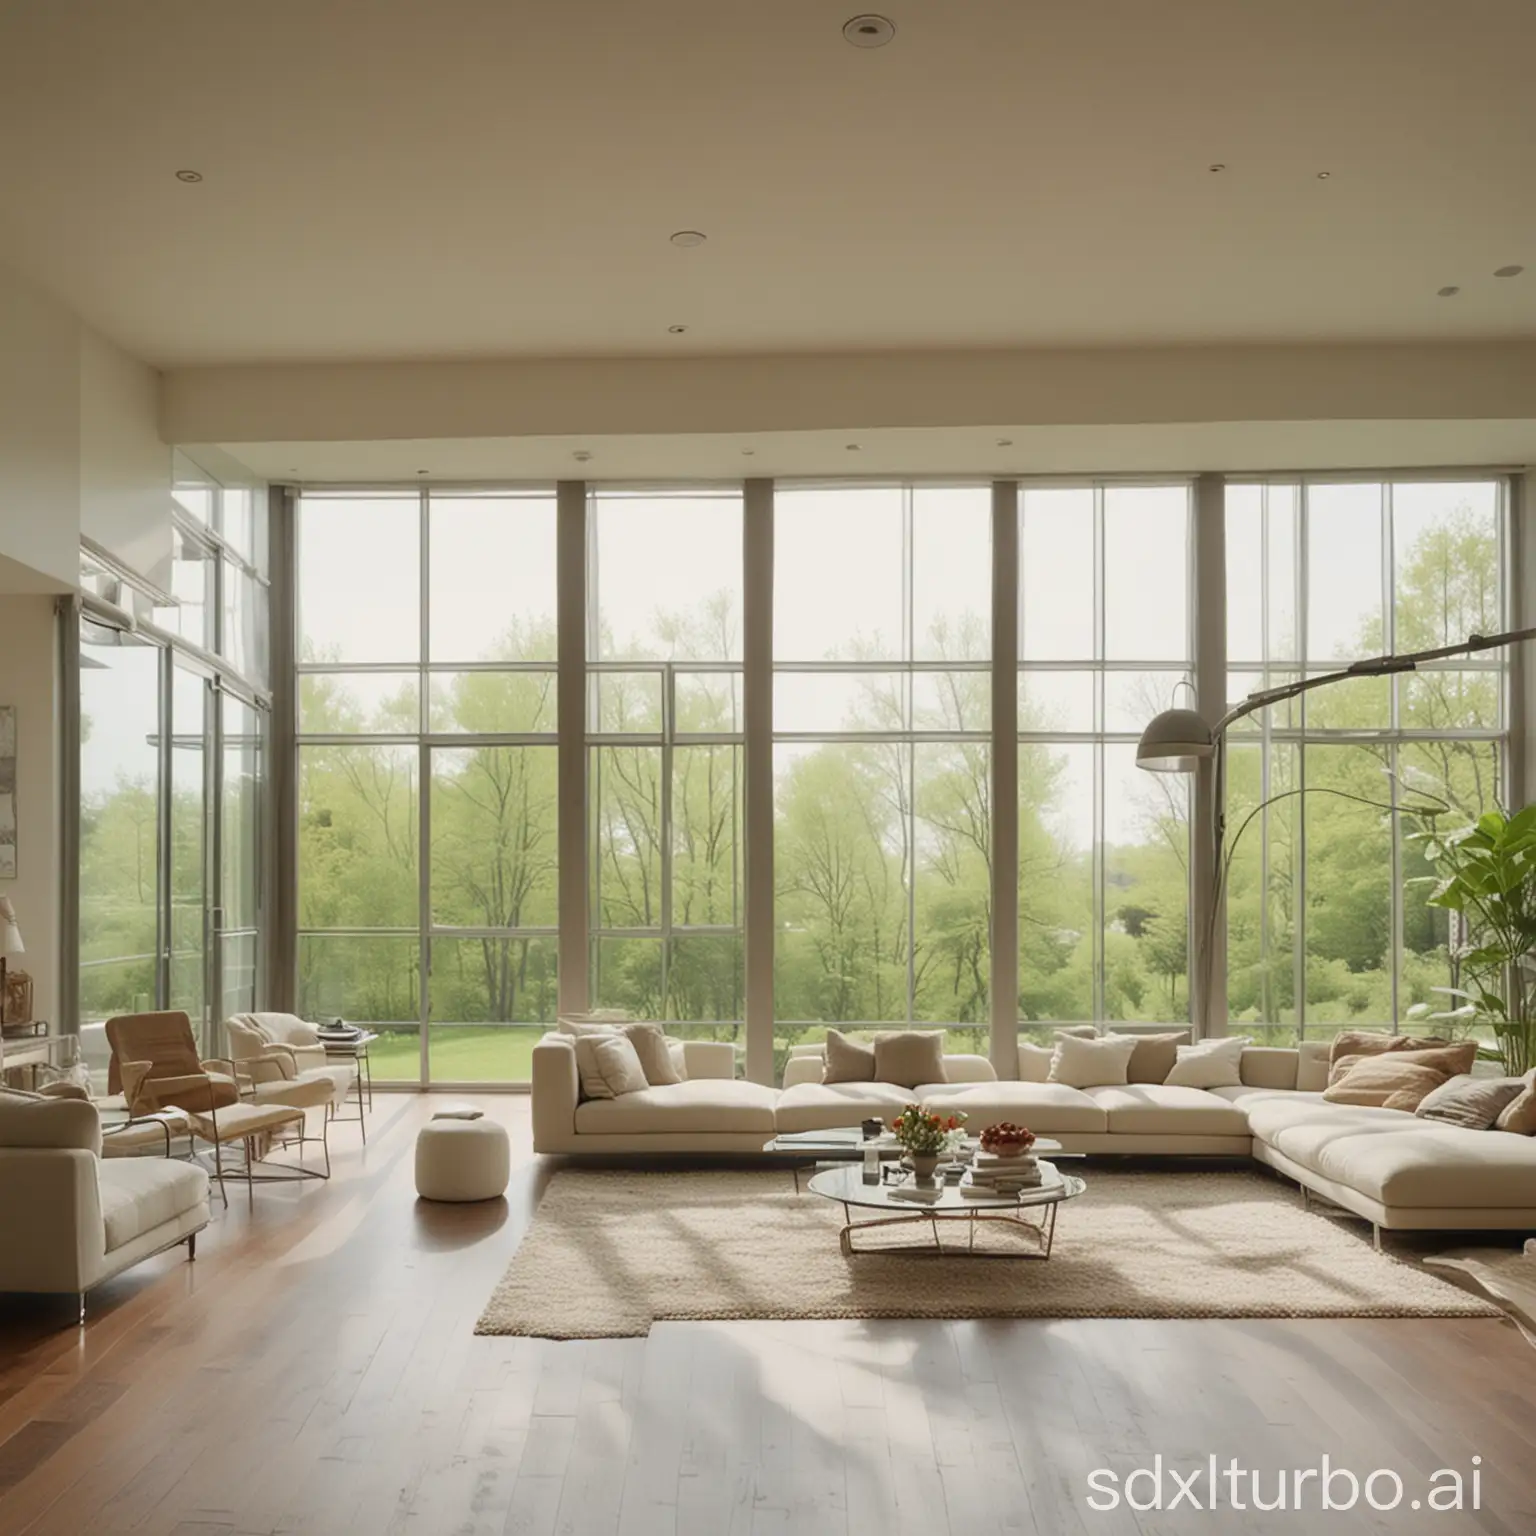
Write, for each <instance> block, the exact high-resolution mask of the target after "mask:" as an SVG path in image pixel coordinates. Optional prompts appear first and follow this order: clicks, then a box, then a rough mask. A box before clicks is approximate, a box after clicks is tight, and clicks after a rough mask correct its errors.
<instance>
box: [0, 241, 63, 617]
mask: <svg viewBox="0 0 1536 1536" xmlns="http://www.w3.org/2000/svg"><path fill="white" fill-rule="evenodd" d="M79 532H80V322H79V320H78V319H77V318H76V317H75V315H74V314H73V313H72V312H71V311H70V310H68V309H67V308H65V307H64V306H63V305H62V304H59V303H57V302H56V301H55V300H53V299H51V298H49V297H48V295H46V294H45V293H43V292H42V290H41V289H39V288H37V287H35V286H34V285H33V284H31V283H29V282H27V281H26V280H25V279H24V278H22V277H20V276H18V275H17V274H16V273H14V272H12V271H11V270H10V269H9V268H8V267H3V266H0V559H3V560H5V561H9V562H15V563H16V564H17V565H20V566H24V567H27V568H29V569H30V571H32V572H33V573H37V574H40V575H41V576H43V577H45V578H48V579H49V580H50V581H54V582H58V583H60V584H62V585H64V586H70V587H72V586H73V585H74V584H75V581H76V580H77V578H78V576H79V567H80V553H79ZM6 569H7V568H0V580H4V586H3V587H0V590H15V589H17V588H23V587H25V586H27V585H29V584H30V585H32V586H33V587H34V588H35V586H36V585H37V582H36V576H35V575H34V576H33V577H31V578H28V577H24V576H20V575H17V574H16V573H14V572H13V573H12V578H13V579H9V580H6V579H4V578H5V570H6Z"/></svg>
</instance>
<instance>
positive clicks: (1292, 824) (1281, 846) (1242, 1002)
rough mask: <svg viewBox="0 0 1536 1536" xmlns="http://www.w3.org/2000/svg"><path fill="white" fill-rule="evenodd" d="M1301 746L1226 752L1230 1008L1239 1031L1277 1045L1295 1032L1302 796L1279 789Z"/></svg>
mask: <svg viewBox="0 0 1536 1536" xmlns="http://www.w3.org/2000/svg"><path fill="white" fill-rule="evenodd" d="M1299 752H1300V748H1298V747H1295V746H1287V745H1281V744H1276V745H1273V746H1272V747H1270V748H1269V750H1268V753H1267V755H1266V753H1265V750H1264V748H1263V747H1261V746H1260V745H1259V744H1257V743H1253V744H1250V745H1244V744H1242V743H1239V744H1237V745H1234V746H1233V747H1232V748H1231V749H1230V750H1229V752H1228V755H1227V850H1228V852H1229V853H1230V854H1231V859H1232V862H1231V866H1230V869H1229V871H1228V875H1227V1009H1228V1015H1229V1018H1230V1021H1231V1025H1232V1028H1233V1029H1234V1031H1235V1030H1237V1029H1238V1028H1239V1027H1241V1030H1242V1032H1243V1033H1245V1034H1248V1033H1252V1034H1253V1035H1254V1036H1255V1038H1257V1039H1261V1040H1264V1041H1265V1042H1266V1043H1269V1044H1274V1045H1281V1044H1286V1043H1288V1042H1290V1041H1293V1040H1294V1039H1295V1038H1296V963H1295V945H1296V899H1297V895H1298V891H1299V885H1298V881H1297V874H1298V870H1297V849H1298V847H1299V832H1300V808H1301V802H1300V800H1299V799H1296V798H1289V799H1286V798H1281V799H1275V797H1276V796H1285V795H1286V794H1287V792H1288V791H1290V790H1292V789H1294V788H1295V787H1296V786H1297V784H1298V782H1299V777H1298V762H1299ZM1266 800H1273V801H1274V803H1273V804H1270V805H1268V806H1266V807H1265V808H1264V809H1262V810H1261V809H1259V807H1260V806H1261V804H1262V803H1263V802H1264V801H1266ZM1255 812H1257V814H1255Z"/></svg>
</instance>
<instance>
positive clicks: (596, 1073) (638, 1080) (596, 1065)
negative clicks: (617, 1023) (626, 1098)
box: [576, 1033, 650, 1099]
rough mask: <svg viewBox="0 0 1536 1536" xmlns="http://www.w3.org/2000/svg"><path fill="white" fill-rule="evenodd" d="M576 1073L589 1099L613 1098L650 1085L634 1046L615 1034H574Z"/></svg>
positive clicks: (584, 1093) (583, 1092)
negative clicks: (575, 1035)
mask: <svg viewBox="0 0 1536 1536" xmlns="http://www.w3.org/2000/svg"><path fill="white" fill-rule="evenodd" d="M576 1070H577V1073H578V1075H579V1076H580V1078H581V1091H582V1094H583V1096H584V1097H586V1098H589V1099H616V1098H618V1097H619V1095H620V1094H625V1093H638V1092H639V1091H640V1090H641V1089H642V1088H647V1087H649V1086H650V1085H649V1084H648V1083H647V1082H646V1080H645V1068H644V1067H642V1066H641V1065H640V1057H639V1056H638V1055H637V1054H636V1052H635V1048H634V1046H633V1045H631V1044H630V1043H629V1041H628V1040H627V1039H625V1037H624V1036H623V1035H621V1034H617V1033H610V1034H606V1035H577V1037H576Z"/></svg>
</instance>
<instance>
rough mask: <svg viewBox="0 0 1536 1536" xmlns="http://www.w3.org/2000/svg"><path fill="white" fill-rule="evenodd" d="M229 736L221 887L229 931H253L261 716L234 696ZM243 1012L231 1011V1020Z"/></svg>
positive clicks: (228, 712) (225, 701) (227, 703)
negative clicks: (233, 1016)
mask: <svg viewBox="0 0 1536 1536" xmlns="http://www.w3.org/2000/svg"><path fill="white" fill-rule="evenodd" d="M221 698H222V705H221V707H222V709H223V733H224V806H223V814H224V824H223V828H222V835H221V849H222V852H223V857H224V870H223V880H222V884H221V892H222V900H223V904H224V926H225V927H226V928H254V927H255V926H256V925H257V922H258V919H259V913H260V884H259V882H260V859H261V843H260V835H261V823H260V815H261V788H262V724H263V722H262V717H261V715H260V713H259V712H258V711H257V710H254V709H252V708H251V707H250V706H249V705H247V704H243V703H241V701H240V700H239V699H237V698H235V697H234V696H233V695H232V694H229V693H225V694H223V695H221ZM238 1011H239V1010H238V1009H233V1010H231V1009H226V1010H225V1015H226V1017H227V1016H228V1014H229V1013H230V1012H238Z"/></svg>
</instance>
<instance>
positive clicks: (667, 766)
mask: <svg viewBox="0 0 1536 1536" xmlns="http://www.w3.org/2000/svg"><path fill="white" fill-rule="evenodd" d="M676 723H677V674H676V673H675V672H674V671H673V670H672V668H671V667H670V666H669V667H668V668H667V670H666V671H665V672H664V673H663V674H662V681H661V737H662V739H661V785H660V789H661V848H660V850H659V852H660V859H661V1016H662V1017H663V1018H666V1017H667V1008H668V1004H669V1003H670V1002H671V990H670V972H671V963H672V752H673V746H672V735H673V731H674V729H675V727H676Z"/></svg>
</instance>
